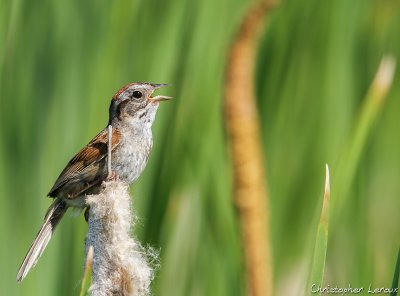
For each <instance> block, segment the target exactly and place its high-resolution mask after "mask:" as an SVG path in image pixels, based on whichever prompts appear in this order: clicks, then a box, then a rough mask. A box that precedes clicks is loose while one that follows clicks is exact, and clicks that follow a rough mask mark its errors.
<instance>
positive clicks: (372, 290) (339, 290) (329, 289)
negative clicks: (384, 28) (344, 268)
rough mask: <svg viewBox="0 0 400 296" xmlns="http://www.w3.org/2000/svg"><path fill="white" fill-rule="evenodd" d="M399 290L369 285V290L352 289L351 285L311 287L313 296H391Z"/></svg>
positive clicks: (313, 285)
mask: <svg viewBox="0 0 400 296" xmlns="http://www.w3.org/2000/svg"><path fill="white" fill-rule="evenodd" d="M398 290H399V288H388V287H373V286H372V284H369V286H368V289H365V287H352V286H351V284H348V286H346V287H338V286H331V285H327V286H325V287H321V286H320V285H318V284H312V285H311V293H313V294H317V293H318V294H341V295H346V294H360V293H363V292H364V293H365V292H368V294H391V293H397V292H398Z"/></svg>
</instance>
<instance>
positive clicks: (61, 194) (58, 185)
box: [17, 82, 171, 282]
mask: <svg viewBox="0 0 400 296" xmlns="http://www.w3.org/2000/svg"><path fill="white" fill-rule="evenodd" d="M166 85H167V84H151V83H147V82H144V83H130V84H128V85H125V86H124V87H123V88H121V89H120V90H119V91H117V93H116V94H115V95H114V96H113V97H112V99H111V104H110V109H109V121H108V125H107V127H108V126H111V129H112V132H111V135H112V136H111V141H110V142H111V169H112V172H113V175H114V176H116V177H117V178H118V179H119V180H120V181H122V182H125V183H127V184H131V183H133V182H134V181H135V180H136V179H137V178H138V177H139V176H140V175H141V173H142V172H143V170H144V168H145V167H146V164H147V160H148V158H149V154H150V151H151V149H152V146H153V136H152V131H151V126H152V124H153V122H154V118H155V116H156V113H157V109H158V105H159V102H161V101H164V100H169V99H171V97H167V96H161V95H158V96H154V97H153V96H152V94H153V92H154V91H155V90H156V89H158V88H160V87H163V86H166ZM107 127H106V128H104V129H103V130H102V131H101V132H100V133H99V134H98V135H97V136H96V137H95V138H94V139H93V140H91V141H90V142H89V144H87V145H86V146H85V147H84V148H83V149H82V150H81V151H79V152H78V153H77V154H76V155H75V156H74V157H73V158H72V159H71V160H70V161H69V163H68V164H67V166H66V167H65V168H64V170H63V171H62V172H61V174H60V176H59V177H58V179H57V180H56V182H55V183H54V185H53V187H52V188H51V189H50V192H49V193H48V196H49V197H52V198H53V199H54V201H53V203H52V204H51V206H50V207H49V209H48V210H47V212H46V215H45V217H44V221H43V224H42V227H41V228H40V230H39V232H38V234H37V235H36V238H35V240H34V241H33V243H32V246H31V247H30V249H29V251H28V253H27V254H26V256H25V259H24V261H23V262H22V264H21V267H20V269H19V271H18V275H17V282H21V281H22V280H23V279H24V278H25V277H26V275H27V274H28V272H29V271H30V269H31V268H32V267H34V266H35V264H36V262H37V261H38V259H39V257H40V256H41V255H42V253H43V251H44V249H45V248H46V246H47V244H48V243H49V241H50V238H51V236H52V234H53V233H54V230H55V228H56V226H57V225H58V223H59V222H60V220H61V218H62V217H63V216H64V214H65V212H66V211H67V209H68V208H69V207H75V208H82V209H83V208H86V203H85V196H86V195H88V194H97V193H99V191H100V189H101V184H102V182H103V181H105V180H106V179H107V177H108V171H107V161H108V159H107V158H108V156H107V155H108V153H107V151H108V143H109V139H108V128H107ZM87 212H88V209H86V212H85V217H87V215H86V214H87Z"/></svg>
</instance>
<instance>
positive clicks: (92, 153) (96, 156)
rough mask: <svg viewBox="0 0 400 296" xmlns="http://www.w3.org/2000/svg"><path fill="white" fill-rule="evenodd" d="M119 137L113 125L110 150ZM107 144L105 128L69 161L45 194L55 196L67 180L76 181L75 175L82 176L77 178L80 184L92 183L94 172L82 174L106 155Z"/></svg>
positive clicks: (116, 143) (91, 168) (113, 147)
mask: <svg viewBox="0 0 400 296" xmlns="http://www.w3.org/2000/svg"><path fill="white" fill-rule="evenodd" d="M120 139H121V133H120V131H119V130H118V129H116V128H114V127H113V132H112V139H111V141H112V148H111V149H112V150H114V149H115V147H117V146H118V144H119V142H120ZM107 146H108V130H107V128H105V129H103V130H102V131H101V132H100V133H99V134H98V135H97V136H96V137H95V138H94V139H93V140H91V141H90V142H89V144H87V145H86V146H85V147H84V148H83V149H82V150H81V151H79V152H78V153H77V154H76V155H75V156H74V157H73V158H72V159H71V160H70V161H69V163H68V164H67V166H66V167H65V168H64V170H63V171H62V172H61V174H60V176H59V177H58V179H57V180H56V182H55V183H54V185H53V187H52V188H51V190H50V192H49V193H48V194H47V195H48V196H51V197H56V196H57V195H58V193H59V192H60V191H61V190H62V189H63V187H64V186H65V185H67V184H68V183H69V182H72V183H74V182H76V181H77V180H76V178H77V177H79V178H82V179H79V182H81V183H82V185H83V184H85V183H86V184H88V185H90V184H92V183H93V180H91V178H90V177H92V176H93V173H94V172H93V173H89V174H84V172H85V171H88V172H90V171H92V170H93V169H95V167H96V166H95V164H96V163H98V162H99V161H101V160H102V159H103V158H104V157H106V156H107ZM94 174H95V173H94ZM85 176H87V178H88V180H85ZM99 181H102V180H99ZM89 187H90V186H89ZM77 189H78V188H77Z"/></svg>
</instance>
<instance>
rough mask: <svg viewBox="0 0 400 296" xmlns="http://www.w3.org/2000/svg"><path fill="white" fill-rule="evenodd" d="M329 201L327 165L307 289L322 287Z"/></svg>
mask: <svg viewBox="0 0 400 296" xmlns="http://www.w3.org/2000/svg"><path fill="white" fill-rule="evenodd" d="M329 199H330V177H329V167H328V165H326V172H325V191H324V200H323V203H322V211H321V217H320V220H319V224H318V230H317V237H316V240H315V247H314V254H313V259H312V267H311V272H310V276H309V282H308V285H307V289H310V288H311V286H312V285H314V284H315V285H317V286H318V285H319V286H320V285H322V281H323V279H324V270H325V259H326V249H327V246H328V219H329V215H328V214H329ZM306 294H307V293H306ZM311 294H313V293H311Z"/></svg>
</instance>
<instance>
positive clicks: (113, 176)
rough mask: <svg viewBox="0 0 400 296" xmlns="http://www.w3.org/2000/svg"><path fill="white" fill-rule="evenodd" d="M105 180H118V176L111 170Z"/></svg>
mask: <svg viewBox="0 0 400 296" xmlns="http://www.w3.org/2000/svg"><path fill="white" fill-rule="evenodd" d="M106 181H107V182H109V181H119V176H118V174H117V173H116V172H115V171H111V174H109V175H108V176H107V179H106Z"/></svg>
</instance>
